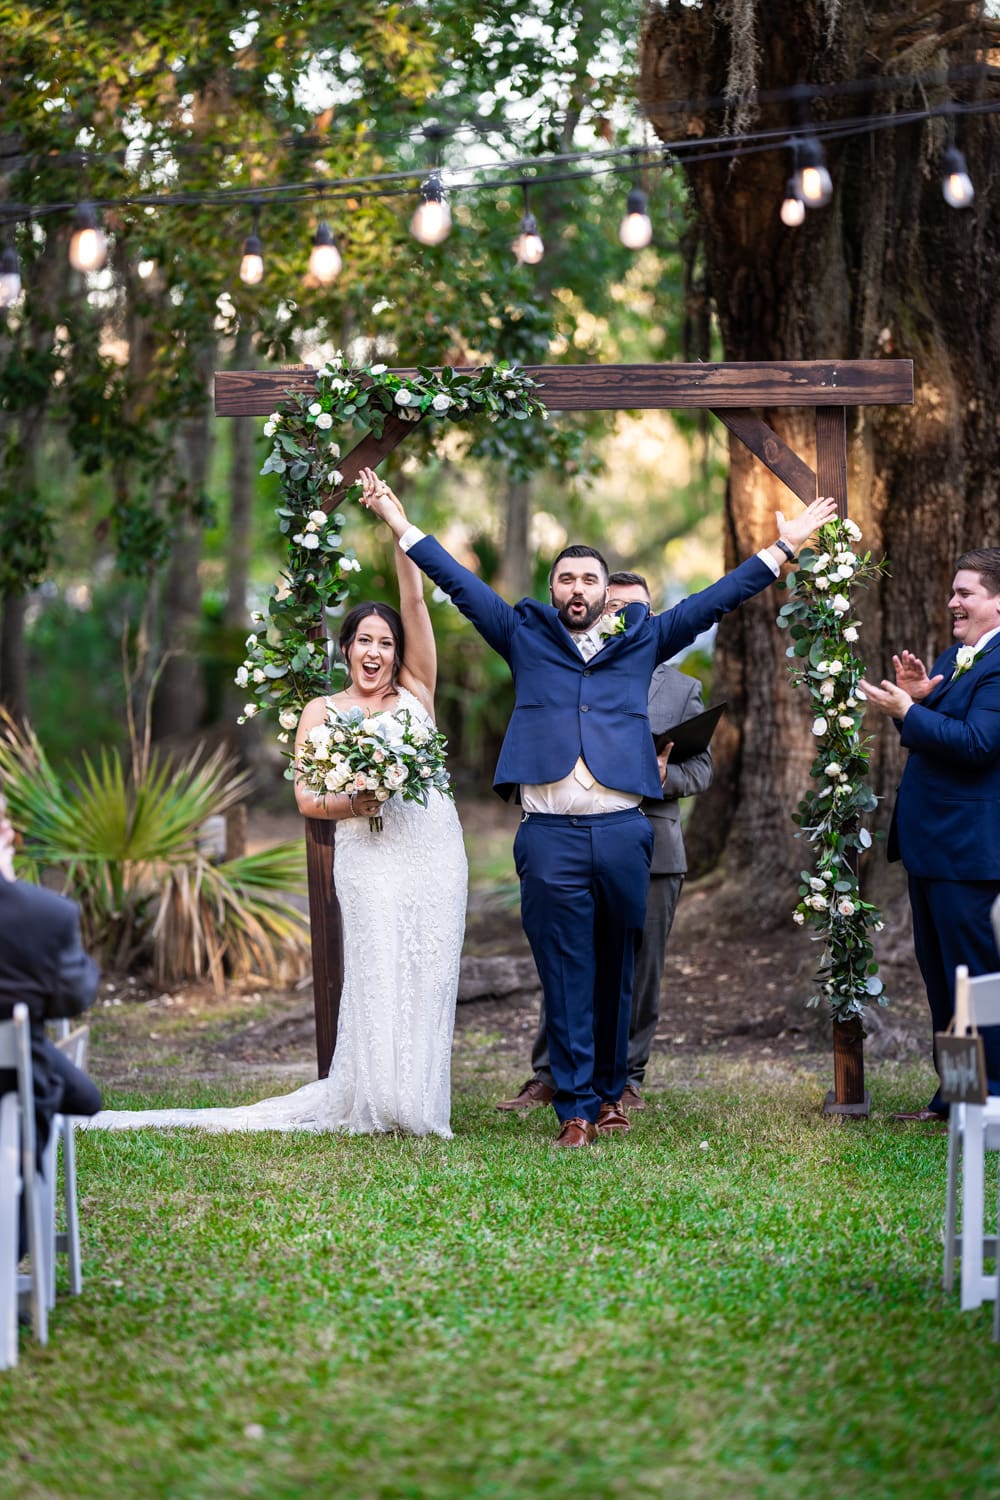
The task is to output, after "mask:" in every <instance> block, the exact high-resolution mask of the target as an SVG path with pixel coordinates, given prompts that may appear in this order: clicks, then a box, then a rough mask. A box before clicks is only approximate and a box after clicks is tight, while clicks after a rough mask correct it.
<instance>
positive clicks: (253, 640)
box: [243, 635, 257, 651]
mask: <svg viewBox="0 0 1000 1500" xmlns="http://www.w3.org/2000/svg"><path fill="white" fill-rule="evenodd" d="M243 644H244V646H246V648H247V650H248V651H251V650H252V649H253V647H254V646H256V644H257V637H256V636H255V635H248V636H247V638H246V640H245V641H244V642H243Z"/></svg>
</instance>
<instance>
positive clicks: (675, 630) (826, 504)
mask: <svg viewBox="0 0 1000 1500" xmlns="http://www.w3.org/2000/svg"><path fill="white" fill-rule="evenodd" d="M836 513H837V505H836V501H835V500H833V499H831V498H830V497H825V498H824V497H821V498H820V499H818V500H814V501H813V502H812V504H811V505H807V506H806V508H805V509H804V510H803V511H802V512H801V513H800V514H799V515H797V516H794V517H792V518H791V519H790V520H786V519H785V517H784V515H783V514H782V513H781V511H780V510H779V511H776V512H775V519H776V521H777V523H778V540H777V541H776V542H772V543H771V545H770V547H764V548H762V549H761V551H760V552H758V553H757V554H756V556H754V557H748V558H747V560H746V561H745V562H741V563H740V565H739V567H737V568H734V569H733V570H732V572H731V573H727V574H726V575H725V577H724V578H720V579H719V581H718V583H713V584H710V585H709V587H708V588H707V589H702V590H701V592H700V593H697V594H691V595H690V597H689V598H687V599H682V600H681V602H680V604H677V605H675V606H674V608H673V609H667V610H664V612H663V613H662V614H661V615H657V616H656V618H655V624H656V628H657V633H658V636H659V639H658V641H657V651H656V657H657V661H666V660H667V659H668V657H671V656H673V655H674V654H675V653H676V652H677V651H682V650H683V649H684V647H685V646H690V644H691V642H692V641H693V640H694V639H695V637H696V636H699V635H700V634H701V632H702V631H703V630H707V629H708V627H709V626H710V625H714V624H715V623H716V621H717V620H721V618H722V616H723V615H725V614H728V613H729V611H730V610H731V609H738V608H739V606H740V605H741V604H743V603H744V602H745V600H747V599H752V598H753V596H754V594H759V593H760V592H761V590H762V589H766V588H767V586H768V584H771V583H773V582H774V580H775V579H776V578H777V577H778V575H779V573H780V570H781V565H782V563H784V562H791V561H792V559H793V558H794V557H795V554H796V553H797V552H798V551H799V549H800V548H801V547H802V546H804V544H805V543H806V542H807V541H808V540H809V538H810V537H811V536H812V534H813V532H814V531H815V530H816V528H817V527H818V526H822V525H823V524H824V523H825V522H826V521H832V520H833V518H834V516H835V515H836Z"/></svg>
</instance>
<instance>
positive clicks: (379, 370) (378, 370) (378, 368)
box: [368, 309, 388, 375]
mask: <svg viewBox="0 0 1000 1500" xmlns="http://www.w3.org/2000/svg"><path fill="white" fill-rule="evenodd" d="M373 311H374V309H373ZM387 368H388V366H387V365H372V367H371V369H370V371H369V372H368V373H369V374H370V375H384V374H385V372H386V370H387Z"/></svg>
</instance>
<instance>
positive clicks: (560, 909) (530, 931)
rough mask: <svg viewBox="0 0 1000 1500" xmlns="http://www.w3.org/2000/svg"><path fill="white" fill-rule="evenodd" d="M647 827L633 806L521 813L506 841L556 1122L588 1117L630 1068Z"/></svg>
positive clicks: (619, 1088) (612, 1097)
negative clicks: (540, 996)
mask: <svg viewBox="0 0 1000 1500" xmlns="http://www.w3.org/2000/svg"><path fill="white" fill-rule="evenodd" d="M652 855H653V830H652V827H651V826H650V823H649V820H648V818H647V817H646V816H645V814H644V813H642V812H640V811H639V809H638V808H637V807H635V808H627V809H625V810H624V811H622V812H612V813H598V814H591V815H587V816H582V815H581V816H574V815H571V814H568V815H565V816H563V815H559V814H555V813H528V812H526V813H524V814H523V816H522V819H521V822H520V824H519V826H518V830H517V835H516V837H515V839H514V861H515V864H516V866H517V873H518V876H519V877H520V881H521V921H522V923H523V925H524V931H525V933H526V935H527V938H528V942H529V943H530V944H531V952H532V955H533V956H534V960H535V965H536V967H537V969H538V975H539V978H540V979H541V981H542V990H543V993H544V995H545V1015H546V1024H547V1028H548V1039H549V1058H550V1064H551V1068H552V1077H553V1080H554V1082H555V1088H556V1096H555V1099H554V1100H553V1107H554V1109H555V1112H556V1114H557V1115H558V1116H559V1119H560V1120H571V1119H575V1118H581V1119H584V1120H594V1121H596V1119H597V1116H598V1112H599V1110H600V1107H601V1105H602V1103H604V1102H605V1101H607V1102H609V1103H611V1102H615V1101H617V1100H619V1099H620V1098H621V1096H622V1093H623V1091H624V1088H625V1083H626V1080H627V1072H628V1029H629V1018H630V1016H631V997H632V976H633V971H634V967H635V950H636V944H637V942H638V939H639V937H640V935H641V933H642V927H643V922H644V921H645V918H646V892H647V890H648V888H649V866H650V861H651V859H652Z"/></svg>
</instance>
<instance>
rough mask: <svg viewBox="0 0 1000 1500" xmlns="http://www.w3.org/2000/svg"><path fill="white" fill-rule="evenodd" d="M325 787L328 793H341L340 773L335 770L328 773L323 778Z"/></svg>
mask: <svg viewBox="0 0 1000 1500" xmlns="http://www.w3.org/2000/svg"><path fill="white" fill-rule="evenodd" d="M323 785H324V786H325V787H326V789H327V791H328V792H339V791H340V773H339V772H338V771H334V770H329V771H327V773H326V775H325V776H324V777H323Z"/></svg>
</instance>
